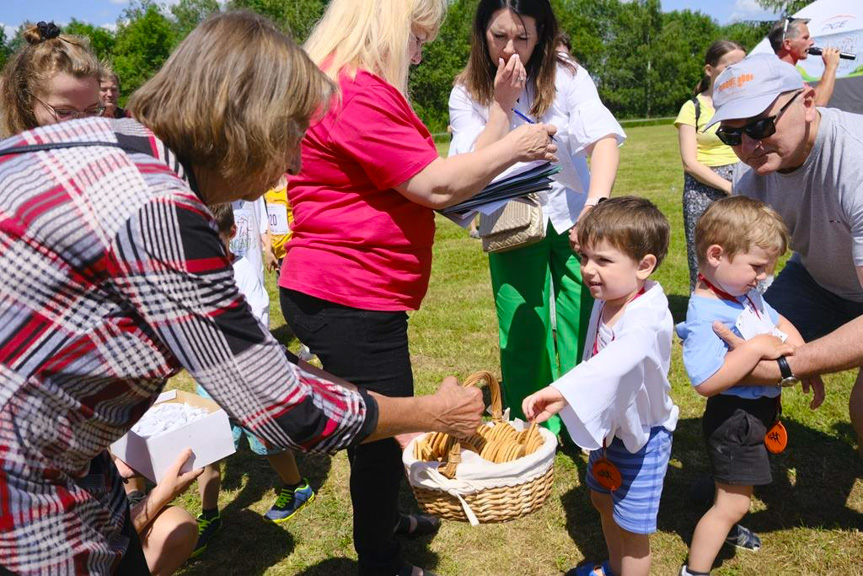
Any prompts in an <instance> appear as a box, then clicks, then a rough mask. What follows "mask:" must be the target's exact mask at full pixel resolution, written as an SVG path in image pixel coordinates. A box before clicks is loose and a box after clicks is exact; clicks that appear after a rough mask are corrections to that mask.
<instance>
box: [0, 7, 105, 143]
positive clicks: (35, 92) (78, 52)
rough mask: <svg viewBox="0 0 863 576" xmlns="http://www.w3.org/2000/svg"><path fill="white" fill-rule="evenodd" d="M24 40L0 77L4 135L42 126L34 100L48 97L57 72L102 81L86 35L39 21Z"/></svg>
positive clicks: (0, 133) (0, 124) (1, 130)
mask: <svg viewBox="0 0 863 576" xmlns="http://www.w3.org/2000/svg"><path fill="white" fill-rule="evenodd" d="M24 40H26V41H27V45H26V46H24V47H23V48H21V49H20V50H18V51H17V52H16V53H15V54H14V55H13V56H12V57H11V58H10V59H9V61H8V62H7V63H6V67H5V68H4V69H3V76H2V80H0V136H2V137H4V138H5V137H8V136H12V135H13V134H18V133H19V132H23V131H25V130H31V129H33V128H36V127H37V126H39V123H38V122H37V120H36V114H35V112H34V110H33V108H34V102H33V100H34V98H35V97H38V96H44V91H45V87H46V85H47V83H48V82H49V81H50V80H51V79H52V78H54V76H56V75H57V74H69V75H70V76H74V77H75V78H79V79H80V78H93V79H95V80H96V82H97V83H98V82H99V69H100V66H99V59H98V58H97V57H96V55H95V54H93V52H92V50H91V49H90V42H89V41H88V40H87V39H86V38H82V37H80V36H69V35H66V34H61V33H60V29H59V28H58V27H57V26H55V25H54V23H53V22H51V23H49V24H46V23H45V22H39V24H36V25H33V26H30V27H29V28H27V30H25V31H24Z"/></svg>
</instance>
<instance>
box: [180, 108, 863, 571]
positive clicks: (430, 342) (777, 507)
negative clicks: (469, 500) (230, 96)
mask: <svg viewBox="0 0 863 576" xmlns="http://www.w3.org/2000/svg"><path fill="white" fill-rule="evenodd" d="M628 134H629V140H628V141H627V143H626V145H625V146H624V147H623V149H622V159H621V167H620V171H619V176H618V180H617V184H616V186H615V195H622V194H635V195H639V196H644V197H647V198H649V199H650V200H652V201H653V202H655V203H656V204H657V205H658V206H659V207H660V208H661V209H662V211H663V212H664V213H665V214H666V215H667V216H668V218H669V220H670V221H671V225H672V230H673V237H672V242H671V249H670V253H669V256H668V258H667V259H666V261H665V262H664V263H663V265H662V267H661V269H660V270H659V271H658V272H657V274H656V275H655V279H657V280H658V281H659V282H660V283H662V285H663V286H664V287H665V291H666V293H667V294H668V297H669V302H670V304H671V308H672V312H673V313H674V316H675V320H676V321H679V320H681V319H682V318H683V315H684V314H685V310H686V303H687V298H688V282H689V280H688V273H687V268H686V255H685V244H684V240H683V229H682V216H681V208H680V192H681V184H682V180H683V176H682V170H681V167H680V160H679V156H678V154H677V140H676V133H675V130H674V128H673V127H672V126H669V125H665V126H650V127H639V128H631V129H628ZM269 284H270V285H269V288H270V292H271V297H272V303H271V311H270V317H271V322H272V326H271V327H272V328H273V331H274V333H275V334H276V336H277V337H278V336H279V335H280V330H279V327H280V326H282V325H283V324H284V321H283V319H282V317H281V312H280V310H279V307H278V296H277V293H276V288H275V283H274V282H273V281H272V278H270V279H269ZM410 339H411V353H412V358H413V367H414V375H415V378H416V389H417V393H418V394H427V393H430V392H432V391H433V390H434V389H435V387H436V384H437V383H438V382H440V380H441V379H442V378H443V377H444V376H447V375H450V374H454V375H456V376H458V377H459V378H464V377H465V376H467V375H468V374H469V373H471V372H473V371H476V370H480V369H489V370H492V371H495V372H497V371H499V366H498V349H497V324H496V321H495V315H494V304H493V301H492V297H491V288H490V282H489V274H488V265H487V259H486V258H485V256H484V255H483V253H482V251H481V249H480V246H479V243H478V242H477V241H475V240H471V239H469V238H468V236H467V233H466V232H465V231H463V230H461V229H460V228H457V227H456V226H455V225H453V224H451V223H449V221H447V220H444V219H440V218H439V219H438V231H437V239H436V244H435V259H434V268H433V271H432V280H431V287H430V289H429V293H428V296H427V297H426V299H425V302H424V303H423V307H422V310H420V311H418V312H416V313H415V314H413V315H412V316H411V321H410ZM286 344H288V345H289V347H295V346H296V342H286ZM680 357H681V354H680V347H679V346H675V347H674V356H673V363H672V368H671V382H672V385H673V391H672V394H673V398H674V400H675V402H676V403H677V404H678V405H679V406H680V410H681V414H680V416H681V418H680V423H679V425H678V429H677V431H676V432H675V433H674V448H673V452H672V460H671V465H670V466H669V469H668V475H667V477H666V481H665V491H664V492H663V498H662V505H661V508H660V513H659V532H657V533H656V534H655V535H654V536H653V538H652V548H653V573H654V574H660V575H676V574H677V570H678V569H679V566H680V565H681V563H682V562H683V561H684V559H685V557H686V553H687V547H688V543H689V540H690V538H691V536H692V531H693V529H694V527H695V524H696V522H697V521H698V518H699V517H700V515H701V514H702V513H703V511H704V508H703V507H700V506H698V505H694V504H692V503H691V502H690V501H689V499H688V493H689V487H690V485H691V484H692V483H693V481H695V480H696V479H698V478H699V477H702V476H703V475H705V474H706V473H707V460H706V454H705V452H704V450H703V442H702V437H701V432H700V429H701V428H700V415H701V413H702V411H703V407H704V400H703V399H702V398H701V397H700V396H698V395H697V394H696V393H695V392H694V391H692V390H691V388H690V386H689V383H688V381H687V379H686V374H685V372H684V370H683V367H682V364H681V358H680ZM826 382H827V391H828V396H827V400H826V401H825V403H824V405H823V406H822V407H821V408H820V409H819V410H818V411H815V412H813V411H810V410H809V408H808V402H809V400H808V399H807V398H804V397H803V394H802V393H801V392H800V390H799V389H792V390H791V391H789V392H787V393H786V394H785V395H784V396H785V400H784V403H783V405H784V412H785V416H784V422H785V425H786V427H787V428H788V431H789V437H790V443H789V448H788V449H787V450H786V452H785V453H784V454H782V455H780V456H778V457H775V458H774V464H775V465H774V483H773V484H772V485H770V486H768V487H765V488H764V489H759V490H757V491H756V498H755V500H754V503H753V508H752V511H751V513H750V515H749V517H747V518H746V520H745V521H744V524H745V525H746V526H748V527H750V528H752V529H753V530H755V531H756V532H758V533H759V534H760V535H761V536H762V539H763V542H764V547H763V548H762V550H761V551H760V552H758V553H745V552H741V553H737V554H735V553H734V552H733V551H732V550H730V549H727V548H724V549H723V550H722V552H721V554H720V558H719V560H718V565H717V567H716V568H715V569H714V571H713V574H715V575H726V576H731V575H746V574H805V575H810V574H812V575H815V574H824V575H827V574H830V575H843V576H845V575H853V574H863V532H861V530H863V463H861V461H860V460H859V459H858V458H857V456H856V454H855V452H854V440H853V431H852V429H851V426H850V424H849V423H848V408H847V406H848V394H849V391H850V389H851V384H852V383H853V376H852V375H851V374H850V373H849V374H839V375H835V376H830V377H827V378H826ZM171 386H173V387H179V388H183V389H190V388H191V386H192V383H191V381H190V379H189V378H188V377H187V376H185V375H183V376H179V377H177V378H175V379H174V380H172V381H171ZM298 460H299V463H300V468H301V470H302V472H303V474H305V475H306V476H308V477H309V480H310V481H311V484H312V486H313V487H314V488H315V489H316V490H317V492H318V498H317V499H316V501H315V502H314V503H313V504H312V505H310V506H309V507H308V508H307V509H305V510H303V511H302V512H301V513H300V514H298V516H297V517H296V518H294V519H292V520H291V521H289V522H288V523H287V524H286V525H283V526H281V527H279V526H275V525H273V524H269V523H267V522H265V521H264V520H263V518H262V514H263V513H264V512H265V511H266V510H267V508H268V507H269V506H270V504H271V503H272V501H273V498H274V493H273V491H272V490H271V486H272V485H273V483H274V481H275V474H274V473H273V472H272V470H270V468H269V466H268V465H267V463H266V462H265V461H264V460H263V459H260V458H256V457H255V456H254V455H252V454H251V453H250V452H249V450H248V449H247V448H245V447H243V448H242V449H241V450H240V452H239V453H238V454H236V455H234V456H233V457H231V458H229V459H228V460H227V461H226V462H224V464H223V478H224V485H223V491H222V495H221V501H220V505H221V508H222V509H223V512H222V518H223V520H224V522H225V527H224V528H223V530H222V532H221V533H220V535H219V536H218V537H217V539H216V540H215V542H214V544H213V545H211V547H210V550H208V551H207V553H206V554H205V555H204V556H203V558H202V559H201V560H199V561H197V562H194V563H191V564H189V565H187V567H186V568H185V570H184V571H183V572H182V573H183V574H186V575H193V574H195V575H198V574H201V575H209V574H243V575H246V574H249V575H251V574H264V573H266V574H285V575H288V574H302V575H305V576H312V575H314V576H339V575H343V574H344V575H348V574H354V573H355V570H356V562H355V559H356V556H355V553H354V550H353V545H352V540H351V505H350V497H349V494H348V490H347V479H348V472H349V470H348V464H347V460H346V457H345V455H344V454H338V455H336V456H333V457H325V456H300V457H299V458H298ZM585 472H586V456H584V455H582V454H581V452H579V451H572V450H569V449H561V450H559V451H558V454H557V457H556V460H555V484H554V489H553V493H552V495H551V496H550V497H549V499H548V501H547V503H546V504H545V506H544V507H543V508H542V509H541V510H540V511H538V512H537V513H535V514H533V515H531V516H529V517H527V518H523V519H520V520H517V521H514V522H511V523H508V524H502V525H488V526H480V527H477V528H471V527H470V526H469V525H466V524H460V523H454V522H447V523H444V526H443V527H442V529H441V531H440V532H439V533H438V534H437V535H436V536H435V537H433V538H426V539H419V540H413V541H405V542H404V546H403V549H404V552H405V557H406V559H407V560H410V561H412V562H413V563H415V564H417V565H420V566H423V567H425V568H428V569H430V570H433V571H435V572H436V573H438V574H441V575H450V576H455V575H471V576H473V575H477V576H479V575H486V574H488V575H492V574H494V575H552V574H560V573H561V572H565V571H566V570H568V569H569V568H571V567H572V566H574V565H576V564H577V563H579V562H581V561H582V560H583V559H584V558H585V557H587V558H590V559H602V558H604V557H605V554H606V552H605V547H604V543H603V539H602V533H601V530H600V525H599V518H598V515H597V514H596V512H595V511H594V510H593V509H592V507H591V505H590V502H589V496H588V490H587V488H586V486H585V484H584V475H585ZM403 501H404V506H405V507H406V508H412V509H415V508H416V504H415V503H414V502H413V501H412V497H411V496H410V491H409V489H408V488H405V489H404V491H403ZM179 503H180V504H182V505H184V506H185V507H186V508H187V509H188V510H189V511H191V512H192V513H194V514H197V513H198V512H199V510H200V504H199V501H198V498H197V493H196V491H195V490H194V489H192V490H191V491H190V492H189V493H187V494H186V495H185V496H183V497H182V498H181V500H180V502H179Z"/></svg>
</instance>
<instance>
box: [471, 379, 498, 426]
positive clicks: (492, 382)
mask: <svg viewBox="0 0 863 576" xmlns="http://www.w3.org/2000/svg"><path fill="white" fill-rule="evenodd" d="M480 382H485V383H486V386H488V389H489V392H491V419H492V420H493V421H494V422H500V421H501V418H502V417H503V400H502V399H501V397H500V383H499V382H498V380H497V378H496V377H495V375H494V374H492V373H491V372H488V371H485V370H483V371H481V372H474V373H473V374H471V375H470V376H468V377H467V378H465V381H464V383H462V386H464V387H465V388H467V387H468V386H476V385H478V384H479V383H480Z"/></svg>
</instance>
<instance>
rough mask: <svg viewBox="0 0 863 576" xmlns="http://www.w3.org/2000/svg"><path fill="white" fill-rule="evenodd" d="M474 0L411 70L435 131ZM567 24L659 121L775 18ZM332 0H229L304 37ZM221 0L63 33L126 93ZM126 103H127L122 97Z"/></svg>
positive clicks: (620, 14) (572, 9) (615, 5)
mask: <svg viewBox="0 0 863 576" xmlns="http://www.w3.org/2000/svg"><path fill="white" fill-rule="evenodd" d="M477 2H478V0H450V2H449V11H448V15H447V19H446V21H445V22H444V25H443V27H442V29H441V31H440V34H439V35H438V38H437V40H436V41H435V42H432V43H431V44H428V45H427V46H426V47H425V48H424V53H423V62H422V64H421V65H420V66H418V67H417V68H415V69H414V70H413V71H412V73H411V81H410V97H411V100H412V102H413V105H414V107H415V109H416V111H417V113H418V114H419V115H420V117H421V118H422V119H423V121H424V122H425V123H426V124H427V125H428V127H429V128H430V129H431V130H432V132H443V131H445V129H446V126H447V121H448V112H447V101H448V98H449V92H450V89H451V88H452V83H453V79H454V78H455V76H456V75H457V74H458V73H459V72H460V71H461V69H462V68H463V67H464V65H465V63H466V62H467V58H468V52H469V49H470V29H471V21H472V17H473V14H474V12H475V10H476V5H477ZM759 2H760V3H761V4H762V5H765V6H769V7H771V8H774V9H779V10H783V9H784V10H787V11H788V12H792V11H795V10H797V9H799V8H800V7H802V6H804V5H806V4H807V3H808V2H807V0H791V1H790V2H789V1H788V0H759ZM551 3H552V5H553V7H554V10H555V14H557V16H558V18H559V19H560V24H561V28H562V29H563V30H565V31H566V32H567V33H568V34H569V36H570V37H571V39H572V52H573V56H575V58H576V59H577V60H578V62H579V63H580V64H581V66H583V67H584V68H585V69H586V70H588V71H589V73H590V75H591V76H592V77H593V78H594V80H595V81H596V84H597V88H598V89H599V93H600V96H601V97H602V100H603V102H605V104H606V105H607V106H608V108H609V109H610V110H611V111H612V112H613V113H614V114H615V116H616V117H617V118H620V119H626V118H655V117H662V116H670V115H674V114H676V113H677V111H678V109H679V108H680V105H681V104H682V103H683V102H684V101H685V100H687V99H688V98H690V97H691V96H692V90H693V87H694V86H695V85H696V84H697V83H698V81H699V80H700V79H701V75H702V71H703V57H704V52H705V50H706V49H707V47H708V46H709V45H710V43H711V42H713V41H714V40H717V39H720V38H727V39H730V40H735V41H737V42H739V43H740V44H742V45H743V46H744V47H745V48H746V49H747V50H750V49H752V48H753V47H754V46H755V44H757V43H758V42H759V41H760V40H761V39H762V38H764V36H765V35H766V34H767V32H768V31H769V29H770V26H771V24H772V23H771V22H735V23H733V24H729V25H726V26H720V25H719V24H718V23H717V22H716V21H715V20H714V19H712V18H711V17H709V16H707V15H705V14H702V13H701V12H698V11H691V10H675V11H672V12H662V10H661V4H660V0H633V1H631V2H623V1H621V0H551ZM326 4H327V0H229V1H228V2H227V4H226V7H227V8H229V9H247V10H253V11H255V12H258V13H260V14H263V15H265V16H267V17H269V18H270V19H272V20H273V21H274V22H276V23H277V24H278V25H279V26H280V27H281V28H282V29H284V30H285V31H286V32H290V33H291V34H292V35H293V36H294V38H295V39H296V40H297V41H298V42H302V41H303V40H305V38H306V37H307V36H308V35H309V32H310V31H311V29H312V27H313V26H314V24H315V22H317V20H318V19H319V18H320V17H321V15H322V14H323V12H324V9H325V7H326ZM218 10H220V5H219V2H218V0H180V1H179V2H178V3H176V4H173V5H172V6H170V7H165V6H162V5H160V4H158V3H156V2H155V0H134V1H133V3H132V4H130V6H129V7H127V8H126V9H125V11H124V12H123V15H122V16H121V18H120V19H119V20H118V22H117V27H116V30H113V31H112V30H109V29H106V28H103V27H98V26H95V25H93V24H91V23H87V22H82V21H79V20H76V19H73V20H72V21H71V22H69V23H68V24H66V25H65V26H64V27H63V29H64V32H66V33H69V34H78V35H81V36H86V37H88V38H90V42H91V45H92V47H93V49H94V51H95V52H96V54H97V55H98V56H99V57H100V58H101V59H103V60H105V61H106V62H109V63H110V64H111V65H112V66H113V68H114V70H115V71H116V72H117V74H118V76H119V77H120V79H121V82H122V90H123V95H124V96H125V97H128V95H129V94H131V93H132V92H134V90H135V89H137V88H138V87H139V86H141V85H142V84H143V83H144V82H145V81H146V80H147V79H148V78H150V76H152V75H153V74H154V73H155V72H156V71H157V70H158V69H159V67H160V66H161V65H162V63H164V61H165V60H166V59H167V57H168V55H169V54H170V53H171V51H172V50H173V49H174V47H176V45H177V44H179V42H180V41H182V40H183V38H185V37H186V35H187V34H188V33H189V32H190V31H191V30H192V29H193V28H194V27H195V26H197V25H198V23H200V22H201V21H202V20H203V19H205V18H206V17H207V16H208V15H209V14H211V13H213V12H216V11H218ZM28 25H29V23H24V24H22V25H21V26H19V28H18V30H17V32H16V34H14V35H13V37H12V38H6V35H5V34H4V32H3V30H2V29H0V65H3V64H4V63H5V61H6V59H7V58H8V57H9V55H10V54H11V53H12V52H14V51H15V50H16V49H17V48H18V47H20V46H21V43H22V42H23V39H22V36H21V32H22V31H23V30H24V29H25V28H26V26H28ZM124 101H125V99H121V103H122V102H124Z"/></svg>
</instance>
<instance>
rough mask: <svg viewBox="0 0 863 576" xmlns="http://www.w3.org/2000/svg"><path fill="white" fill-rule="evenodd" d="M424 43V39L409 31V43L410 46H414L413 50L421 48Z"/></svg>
mask: <svg viewBox="0 0 863 576" xmlns="http://www.w3.org/2000/svg"><path fill="white" fill-rule="evenodd" d="M425 43H426V40H425V39H423V38H420V37H419V36H417V35H416V34H414V33H413V32H411V44H410V45H411V48H414V49H415V50H418V51H419V50H422V49H423V44H425Z"/></svg>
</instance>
